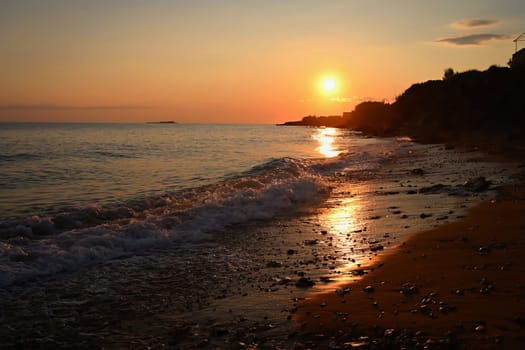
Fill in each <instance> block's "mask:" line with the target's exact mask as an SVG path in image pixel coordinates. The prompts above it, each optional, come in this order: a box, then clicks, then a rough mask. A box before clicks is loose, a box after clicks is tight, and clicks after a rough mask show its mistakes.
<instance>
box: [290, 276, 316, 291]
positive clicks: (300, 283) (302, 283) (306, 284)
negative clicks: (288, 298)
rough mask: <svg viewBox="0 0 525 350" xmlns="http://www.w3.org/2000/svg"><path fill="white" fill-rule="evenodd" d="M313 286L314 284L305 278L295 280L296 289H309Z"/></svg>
mask: <svg viewBox="0 0 525 350" xmlns="http://www.w3.org/2000/svg"><path fill="white" fill-rule="evenodd" d="M314 285H315V282H314V281H312V280H311V279H310V278H307V277H301V278H299V279H298V280H297V282H295V286H296V287H297V288H310V287H312V286H314Z"/></svg>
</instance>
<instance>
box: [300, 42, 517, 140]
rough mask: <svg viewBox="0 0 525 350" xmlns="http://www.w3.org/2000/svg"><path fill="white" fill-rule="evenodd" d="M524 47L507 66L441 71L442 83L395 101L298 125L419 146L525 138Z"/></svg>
mask: <svg viewBox="0 0 525 350" xmlns="http://www.w3.org/2000/svg"><path fill="white" fill-rule="evenodd" d="M524 55H525V49H523V50H521V51H519V52H518V53H516V54H515V55H514V56H513V59H512V60H511V61H510V62H509V64H510V67H509V68H503V67H497V66H492V67H490V68H489V69H487V70H485V71H477V70H469V71H466V72H461V73H455V72H454V71H453V70H452V69H448V70H446V71H445V74H444V76H443V79H442V80H430V81H427V82H424V83H417V84H413V85H412V86H410V87H409V88H408V89H407V90H406V91H405V92H403V93H402V94H401V95H400V96H398V97H397V99H396V101H395V102H394V103H391V104H388V103H383V102H363V103H361V104H359V105H357V106H356V107H355V109H354V110H353V111H352V112H346V113H344V114H343V116H342V117H339V118H332V119H330V120H329V121H330V123H325V121H327V120H324V119H321V118H315V117H308V118H303V120H302V121H301V123H300V124H291V125H315V126H320V125H324V126H336V127H346V128H351V129H354V130H358V131H362V132H364V133H366V134H369V135H376V136H396V135H397V136H410V137H413V138H415V139H416V140H419V141H422V142H451V143H473V142H474V143H479V142H484V143H491V142H492V143H497V144H498V145H500V146H501V145H502V146H503V147H507V146H511V147H513V146H514V144H521V143H523V142H522V140H524V139H525V62H524V60H523V59H521V58H522V57H524Z"/></svg>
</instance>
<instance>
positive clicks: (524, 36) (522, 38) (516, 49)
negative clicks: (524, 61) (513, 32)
mask: <svg viewBox="0 0 525 350" xmlns="http://www.w3.org/2000/svg"><path fill="white" fill-rule="evenodd" d="M512 41H514V44H515V47H514V53H516V52H518V41H525V32H523V33H521V34H520V35H519V36H518V37H517V38H516V39H514V40H512Z"/></svg>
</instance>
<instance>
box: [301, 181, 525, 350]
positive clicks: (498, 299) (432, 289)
mask: <svg viewBox="0 0 525 350" xmlns="http://www.w3.org/2000/svg"><path fill="white" fill-rule="evenodd" d="M523 217H525V186H524V185H523V182H522V184H520V185H509V186H506V187H505V188H504V190H503V191H502V193H501V194H499V195H498V197H497V198H496V199H494V200H491V201H488V202H487V201H486V202H483V203H481V204H479V205H477V206H475V207H474V208H471V209H469V210H468V214H467V215H466V217H465V218H464V219H462V220H460V221H456V222H452V223H448V224H445V225H442V226H439V227H436V228H433V229H430V230H426V231H423V232H419V233H417V234H415V235H413V236H411V237H409V238H408V240H406V241H405V242H404V243H403V244H402V245H401V246H400V247H399V248H398V249H397V250H396V251H394V252H390V253H389V254H385V255H384V256H383V257H381V258H380V259H379V260H378V261H376V262H375V263H374V265H375V269H374V270H373V271H371V272H370V274H368V275H366V276H364V277H363V278H362V279H359V280H357V281H355V282H353V283H349V284H348V283H346V284H344V285H342V286H338V288H337V290H338V292H337V293H334V291H333V290H332V291H331V292H327V293H322V294H315V295H311V296H310V297H309V298H308V299H307V300H305V301H304V302H302V303H301V304H300V305H299V308H298V312H297V313H296V315H295V321H296V324H297V325H298V327H299V328H300V334H301V335H302V337H303V340H304V341H305V342H306V344H308V343H312V344H315V345H316V347H320V348H322V347H323V346H328V344H330V343H331V344H332V345H333V344H339V345H341V346H342V345H344V344H347V345H348V344H352V343H353V344H354V346H357V345H359V343H362V344H361V345H362V346H363V348H368V346H370V345H372V344H374V345H375V346H376V347H377V348H380V349H381V348H391V347H392V346H393V347H394V348H395V347H396V346H398V347H401V346H403V345H407V344H408V345H409V346H410V345H412V346H414V345H416V344H427V345H429V346H430V347H432V346H440V348H445V349H448V348H461V349H499V348H501V349H518V348H523V346H524V345H525V308H524V305H525V283H524V282H522V281H523V274H524V272H525V262H524V260H523V258H522V257H523V254H524V250H525V235H524V233H525V225H524V224H523V222H522V218H523ZM344 288H347V289H346V290H345V289H344ZM341 291H344V293H342V292H341ZM363 337H364V338H363ZM343 348H344V347H343Z"/></svg>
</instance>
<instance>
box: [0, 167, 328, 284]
mask: <svg viewBox="0 0 525 350" xmlns="http://www.w3.org/2000/svg"><path fill="white" fill-rule="evenodd" d="M328 193H329V187H328V183H327V182H326V181H325V180H324V179H323V177H322V176H321V175H320V174H319V173H318V172H317V171H315V170H314V168H313V167H311V166H309V165H308V162H306V161H299V160H294V159H277V160H274V161H271V162H268V163H266V164H263V165H262V166H259V167H255V168H254V169H251V170H250V171H249V172H247V173H245V174H241V175H239V176H238V177H236V178H234V179H230V180H228V181H224V182H221V183H216V184H213V185H208V186H204V187H200V188H194V189H189V190H184V191H181V192H178V193H175V194H172V195H170V196H163V197H156V198H148V199H144V200H141V201H138V202H137V201H135V202H133V203H130V204H129V206H118V207H106V208H102V207H97V206H90V207H86V208H84V209H82V210H79V211H74V212H70V213H61V214H59V215H56V216H54V217H39V216H33V217H30V218H28V219H26V220H23V221H20V222H12V223H10V224H3V227H2V228H0V234H2V236H3V237H5V238H4V239H3V242H2V243H1V245H0V286H3V287H5V286H8V285H10V284H13V283H23V282H25V281H28V280H32V279H34V278H41V277H44V276H47V275H52V274H56V273H60V272H70V271H76V270H79V269H82V268H85V267H87V266H92V265H94V264H100V263H103V262H105V261H108V260H110V259H114V258H118V257H122V256H126V255H130V254H137V253H141V252H143V251H145V250H147V249H150V248H153V247H158V246H161V245H163V246H164V245H166V244H182V242H184V241H186V240H190V241H195V240H202V239H205V238H206V235H207V233H209V232H211V231H216V230H221V229H223V228H224V227H226V226H228V225H232V224H238V223H244V222H248V221H250V220H262V219H271V218H274V217H276V216H280V215H291V214H294V213H297V212H298V211H300V210H303V209H304V208H308V207H311V206H314V205H317V204H318V203H319V202H320V201H322V200H323V199H324V198H326V196H327V195H328Z"/></svg>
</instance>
